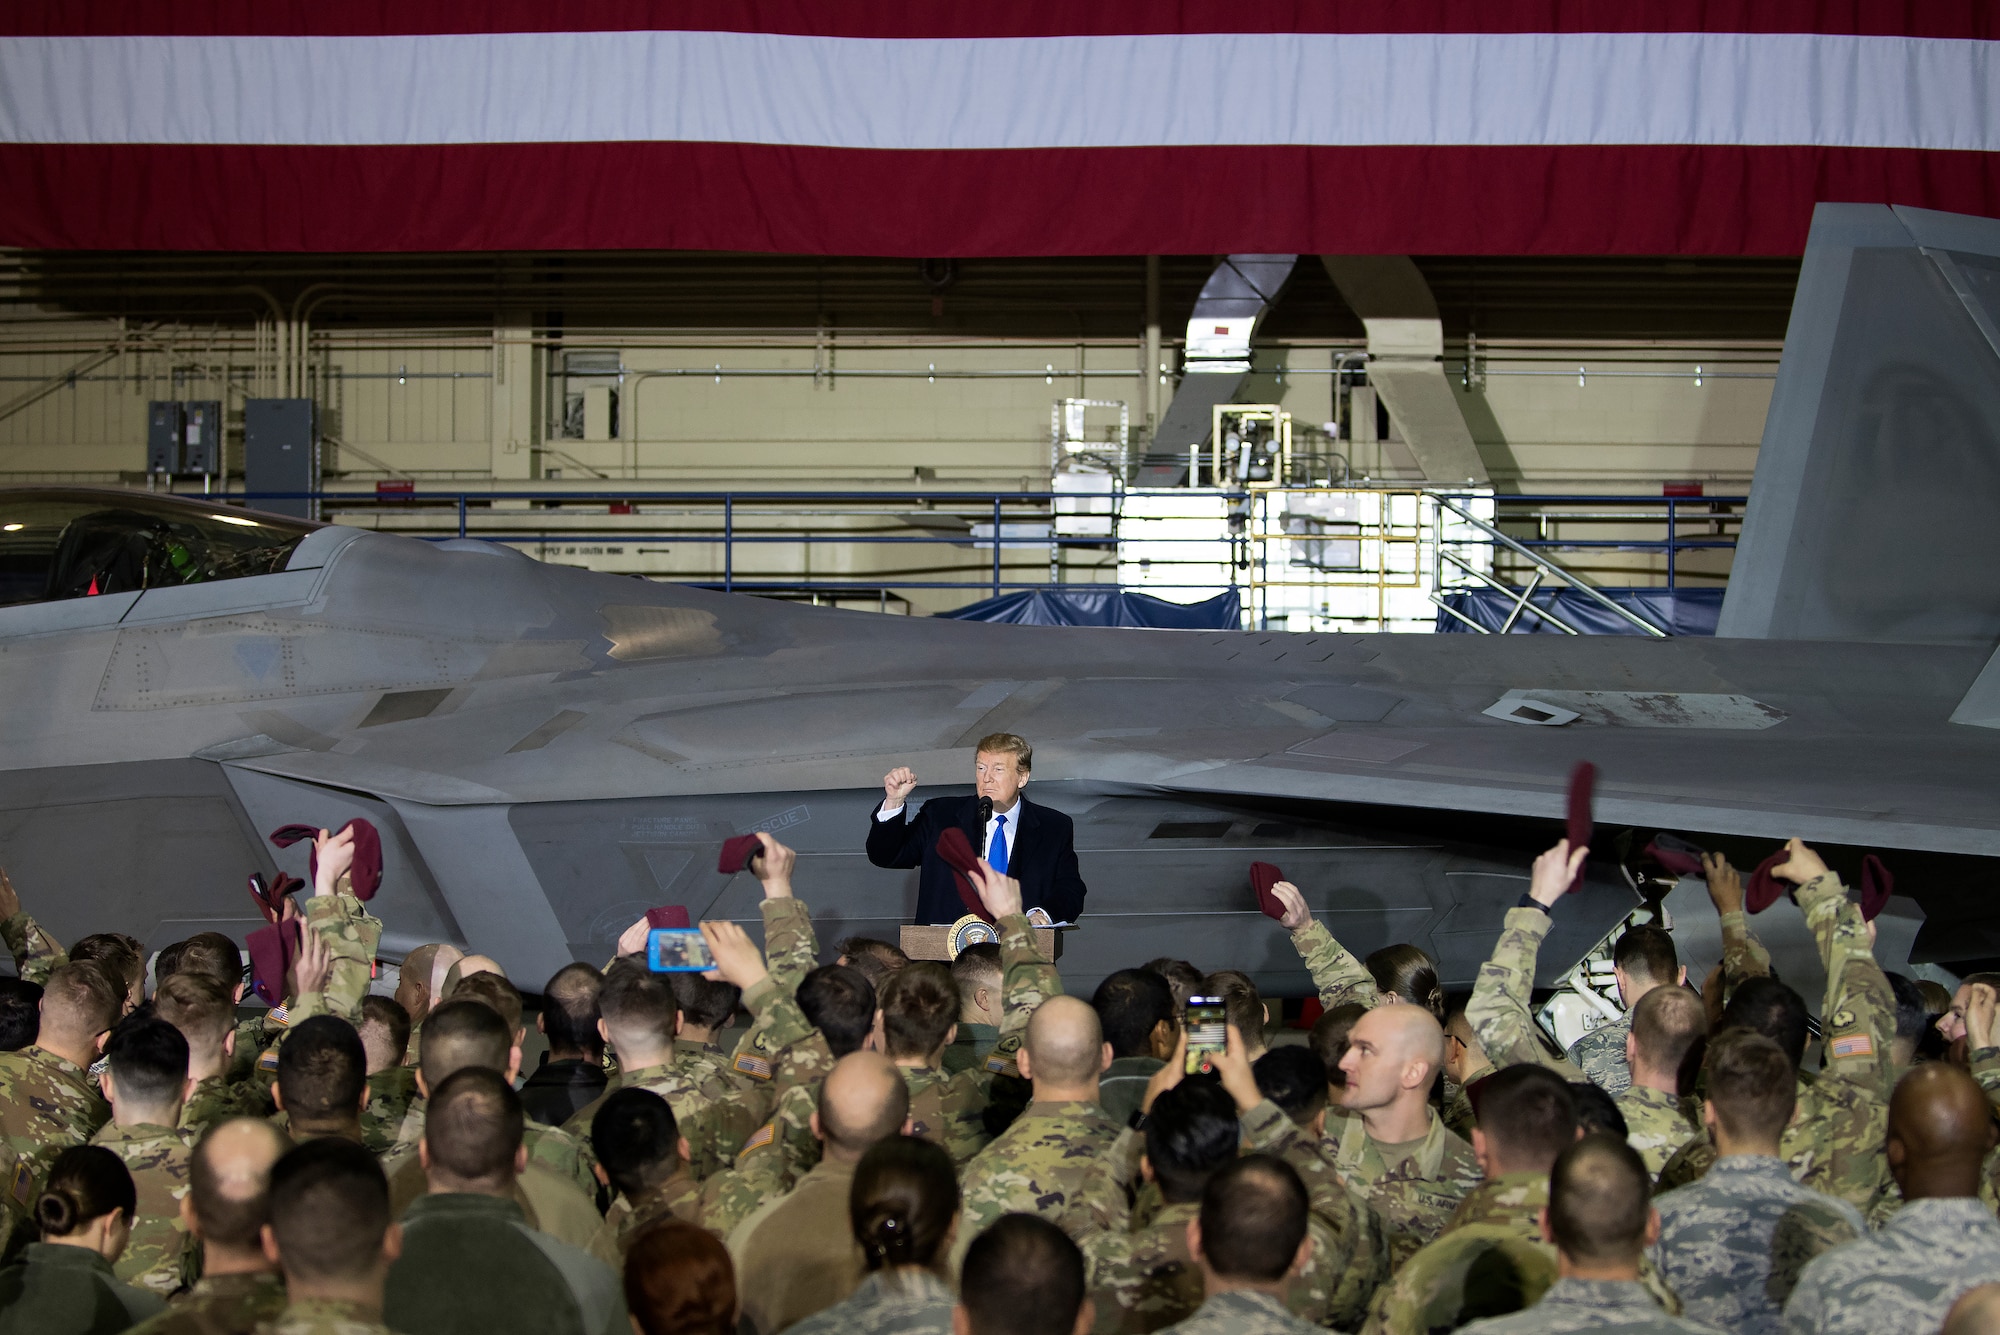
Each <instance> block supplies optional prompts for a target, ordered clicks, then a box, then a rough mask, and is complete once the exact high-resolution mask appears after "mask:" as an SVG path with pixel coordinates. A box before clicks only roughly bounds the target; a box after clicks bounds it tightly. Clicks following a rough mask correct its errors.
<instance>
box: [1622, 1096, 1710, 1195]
mask: <svg viewBox="0 0 2000 1335" xmlns="http://www.w3.org/2000/svg"><path fill="white" fill-rule="evenodd" d="M1618 1111H1619V1112H1621V1113H1624V1114H1625V1129H1626V1133H1627V1134H1626V1136H1625V1141H1626V1143H1627V1144H1629V1145H1630V1146H1631V1147H1632V1148H1633V1149H1635V1150H1637V1151H1639V1157H1640V1158H1641V1159H1644V1160H1645V1161H1646V1171H1647V1172H1648V1173H1650V1174H1652V1175H1653V1176H1655V1177H1657V1176H1659V1172H1660V1170H1661V1169H1662V1168H1664V1167H1666V1163H1667V1160H1669V1159H1671V1158H1673V1157H1674V1152H1675V1151H1676V1150H1678V1149H1680V1147H1681V1146H1683V1145H1685V1144H1687V1143H1688V1142H1689V1141H1690V1140H1693V1139H1694V1138H1695V1137H1696V1136H1698V1135H1700V1134H1701V1126H1700V1125H1699V1124H1698V1123H1696V1122H1695V1121H1694V1119H1693V1118H1691V1117H1689V1116H1688V1110H1687V1105H1686V1104H1684V1103H1682V1102H1681V1100H1679V1099H1677V1098H1675V1097H1674V1096H1673V1095H1671V1094H1668V1093H1666V1092H1665V1091H1663V1090H1658V1089H1652V1088H1649V1087H1648V1086H1646V1085H1633V1086H1631V1087H1630V1088H1629V1089H1627V1090H1626V1091H1625V1092H1624V1093H1623V1094H1621V1095H1619V1096H1618Z"/></svg>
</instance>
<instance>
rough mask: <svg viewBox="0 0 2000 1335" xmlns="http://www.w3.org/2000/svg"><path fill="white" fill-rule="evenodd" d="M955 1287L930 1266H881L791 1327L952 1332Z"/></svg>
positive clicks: (823, 1334)
mask: <svg viewBox="0 0 2000 1335" xmlns="http://www.w3.org/2000/svg"><path fill="white" fill-rule="evenodd" d="M953 1304H954V1299H953V1298H952V1295H951V1290H950V1289H948V1288H946V1287H945V1286H944V1283H943V1282H942V1281H941V1280H939V1279H938V1277H937V1276H936V1275H933V1274H931V1273H930V1272H929V1271H928V1270H918V1269H916V1268H914V1267H911V1268H908V1269H904V1270H899V1271H893V1272H892V1271H884V1270H877V1271H875V1272H874V1273H873V1274H871V1275H869V1276H868V1277H867V1278H866V1279H863V1280H862V1281H861V1284H860V1286H859V1287H857V1288H856V1289H855V1290H854V1292H853V1293H852V1294H850V1295H848V1297H847V1299H846V1301H844V1302H839V1303H835V1304H834V1305H833V1306H832V1307H829V1308H827V1309H826V1310H825V1311H823V1312H818V1313H815V1314H814V1315H812V1316H809V1317H807V1318H806V1319H805V1320H803V1321H801V1322H799V1323H798V1324H796V1325H794V1326H791V1327H789V1330H790V1331H791V1332H796V1335H949V1333H950V1331H951V1309H952V1306H953Z"/></svg>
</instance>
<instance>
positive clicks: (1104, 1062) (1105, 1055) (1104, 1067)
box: [1097, 1043, 1112, 1075]
mask: <svg viewBox="0 0 2000 1335" xmlns="http://www.w3.org/2000/svg"><path fill="white" fill-rule="evenodd" d="M1111 1062H1112V1055H1111V1045H1110V1044H1109V1043H1106V1044H1105V1045H1104V1050H1103V1051H1102V1052H1100V1053H1098V1056H1097V1073H1098V1074H1099V1075H1103V1074H1104V1073H1105V1072H1106V1071H1108V1070H1110V1069H1111Z"/></svg>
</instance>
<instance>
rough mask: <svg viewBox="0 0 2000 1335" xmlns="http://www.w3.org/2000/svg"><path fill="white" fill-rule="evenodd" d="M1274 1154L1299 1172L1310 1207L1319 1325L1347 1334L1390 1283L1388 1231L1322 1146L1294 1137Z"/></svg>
mask: <svg viewBox="0 0 2000 1335" xmlns="http://www.w3.org/2000/svg"><path fill="white" fill-rule="evenodd" d="M1275 1153H1276V1154H1277V1155H1278V1156H1279V1157H1280V1158H1282V1159H1283V1160H1284V1161H1285V1162H1286V1163H1288V1164H1290V1165H1291V1166H1292V1168H1293V1170H1294V1171H1296V1172H1297V1173H1298V1175H1299V1180H1300V1181H1301V1182H1304V1183H1305V1185H1306V1193H1307V1195H1308V1197H1309V1198H1310V1200H1311V1202H1312V1211H1313V1222H1314V1224H1315V1226H1316V1228H1315V1231H1314V1246H1315V1255H1314V1257H1313V1261H1312V1264H1313V1266H1314V1267H1315V1269H1316V1270H1317V1269H1318V1268H1320V1267H1324V1274H1325V1278H1324V1283H1323V1285H1322V1287H1323V1288H1324V1289H1325V1291H1326V1314H1325V1317H1324V1318H1323V1320H1322V1324H1324V1325H1329V1326H1335V1327H1338V1328H1339V1329H1342V1330H1351V1329H1353V1328H1354V1327H1356V1326H1358V1325H1360V1324H1361V1318H1362V1317H1363V1316H1364V1315H1366V1314H1367V1311H1368V1300H1369V1299H1370V1298H1372V1297H1373V1296H1374V1294H1375V1291H1376V1290H1377V1289H1379V1288H1380V1287H1381V1286H1382V1285H1384V1284H1386V1283H1388V1281H1389V1272H1390V1269H1391V1266H1390V1261H1389V1253H1390V1235H1389V1226H1388V1225H1387V1224H1385V1223H1384V1222H1383V1221H1382V1216H1381V1215H1379V1214H1377V1213H1375V1211H1374V1209H1373V1208H1372V1207H1371V1206H1370V1205H1369V1204H1368V1202H1367V1201H1365V1200H1363V1199H1362V1198H1361V1195H1360V1193H1358V1192H1356V1191H1354V1190H1352V1189H1351V1188H1349V1186H1348V1185H1347V1181H1346V1179H1345V1178H1343V1177H1342V1176H1341V1175H1340V1170H1339V1169H1338V1168H1337V1167H1335V1165H1334V1162H1333V1150H1332V1148H1331V1147H1329V1146H1328V1145H1327V1143H1326V1142H1325V1141H1323V1140H1317V1139H1314V1138H1312V1137H1309V1136H1307V1135H1305V1134H1303V1133H1296V1134H1293V1135H1289V1136H1285V1137H1282V1138H1281V1139H1280V1140H1279V1142H1278V1144H1277V1147H1276V1150H1275ZM1322 1229H1323V1230H1324V1233H1322V1232H1321V1230H1322ZM1321 1248H1324V1250H1320V1249H1321ZM1341 1258H1345V1260H1344V1263H1343V1261H1342V1260H1341Z"/></svg>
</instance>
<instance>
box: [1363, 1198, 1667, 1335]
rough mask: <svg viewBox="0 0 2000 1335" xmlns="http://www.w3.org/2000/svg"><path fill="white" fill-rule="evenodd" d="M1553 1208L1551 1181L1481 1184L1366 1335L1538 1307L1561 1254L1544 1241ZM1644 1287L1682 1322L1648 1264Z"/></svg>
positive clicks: (1415, 1260)
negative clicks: (1544, 1221) (1545, 1218)
mask: <svg viewBox="0 0 2000 1335" xmlns="http://www.w3.org/2000/svg"><path fill="white" fill-rule="evenodd" d="M1548 1203H1549V1179H1548V1174H1546V1173H1503V1174H1502V1175H1501V1176H1499V1177H1496V1178H1492V1179H1490V1180H1488V1181H1485V1182H1482V1183H1480V1184H1479V1185H1478V1186H1477V1187H1475V1188H1473V1190H1472V1193H1471V1194H1470V1195H1468V1196H1467V1197H1466V1198H1465V1199H1464V1200H1462V1201H1460V1202H1459V1205H1458V1209H1456V1210H1454V1211H1453V1212H1452V1216H1451V1219H1450V1221H1449V1222H1447V1223H1446V1224H1445V1228H1444V1233H1443V1234H1442V1235H1441V1236H1440V1237H1439V1238H1438V1240H1437V1241H1436V1242H1432V1243H1429V1244H1427V1245H1425V1247H1424V1248H1423V1250H1421V1251H1419V1252H1418V1253H1417V1254H1416V1255H1415V1256H1413V1257H1411V1258H1410V1259H1409V1260H1408V1261H1406V1262H1405V1263H1404V1264H1403V1267H1402V1269H1400V1270H1398V1271H1397V1272H1396V1277H1395V1280H1394V1281H1393V1282H1392V1283H1391V1284H1389V1285H1388V1286H1387V1287H1385V1288H1383V1289H1382V1290H1381V1291H1380V1292H1379V1293H1378V1294H1377V1295H1376V1299H1375V1304H1374V1307H1373V1310H1371V1311H1370V1313H1369V1316H1368V1324H1367V1326H1366V1327H1364V1330H1366V1331H1367V1332H1369V1335H1389V1333H1391V1332H1395V1333H1396V1335H1401V1333H1403V1332H1411V1333H1412V1335H1423V1333H1424V1332H1428V1331H1431V1330H1449V1329H1455V1328H1456V1327H1458V1326H1459V1325H1462V1324H1463V1323H1465V1322H1468V1321H1472V1320H1476V1319H1478V1318H1480V1317H1482V1316H1487V1315H1494V1316H1497V1315H1500V1314H1502V1313H1507V1312H1518V1311H1521V1310H1522V1309H1524V1308H1527V1307H1530V1306H1533V1305H1534V1304H1535V1303H1536V1302H1538V1301H1540V1299H1541V1297H1542V1295H1543V1294H1544V1293H1546V1292H1547V1291H1548V1289H1549V1287H1550V1286H1551V1285H1553V1284H1554V1283H1555V1282H1556V1277H1557V1262H1556V1249H1555V1248H1554V1247H1553V1246H1552V1245H1550V1244H1549V1243H1547V1242H1545V1241H1543V1240H1542V1226H1541V1212H1542V1209H1543V1207H1544V1206H1546V1205H1547V1204H1548ZM1639 1283H1640V1285H1641V1286H1642V1287H1643V1288H1644V1289H1645V1290H1646V1292H1647V1294H1648V1295H1649V1296H1651V1298H1652V1299H1653V1302H1654V1304H1655V1305H1656V1306H1658V1307H1659V1308H1660V1310H1662V1311H1664V1312H1666V1313H1667V1314H1669V1315H1671V1316H1679V1315H1680V1314H1681V1304H1680V1299H1678V1298H1676V1297H1675V1296H1674V1293H1673V1290H1672V1289H1671V1288H1669V1287H1668V1286H1667V1285H1666V1283H1665V1282H1664V1281H1663V1280H1662V1279H1661V1277H1660V1275H1659V1273H1658V1271H1657V1270H1655V1269H1654V1268H1653V1267H1652V1265H1651V1264H1649V1263H1642V1264H1641V1265H1640V1268H1639Z"/></svg>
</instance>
